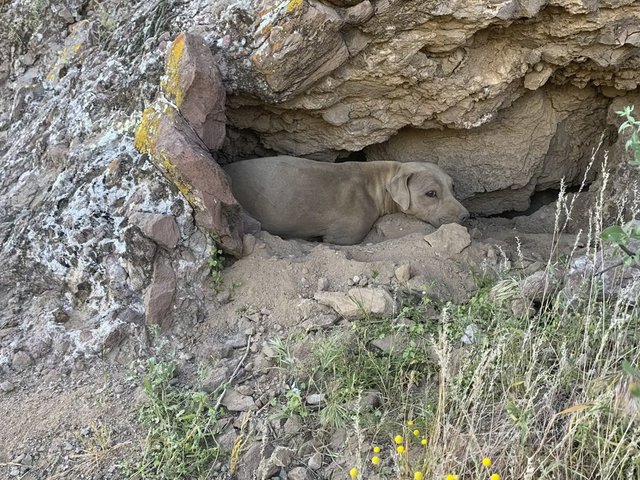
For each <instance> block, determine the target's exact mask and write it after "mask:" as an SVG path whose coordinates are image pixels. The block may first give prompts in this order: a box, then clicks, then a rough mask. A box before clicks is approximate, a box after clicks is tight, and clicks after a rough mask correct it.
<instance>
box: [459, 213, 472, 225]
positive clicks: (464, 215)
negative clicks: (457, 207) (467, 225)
mask: <svg viewBox="0 0 640 480" xmlns="http://www.w3.org/2000/svg"><path fill="white" fill-rule="evenodd" d="M458 219H459V220H460V223H464V222H466V221H467V220H469V212H468V211H466V210H465V211H464V213H461V214H460V216H459V217H458Z"/></svg>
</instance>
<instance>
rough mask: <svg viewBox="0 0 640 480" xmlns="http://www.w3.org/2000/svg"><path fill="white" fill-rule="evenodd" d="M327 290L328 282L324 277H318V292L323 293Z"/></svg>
mask: <svg viewBox="0 0 640 480" xmlns="http://www.w3.org/2000/svg"><path fill="white" fill-rule="evenodd" d="M327 288H329V280H327V279H326V278H325V277H320V278H319V279H318V290H319V291H321V292H324V291H325V290H326V289H327Z"/></svg>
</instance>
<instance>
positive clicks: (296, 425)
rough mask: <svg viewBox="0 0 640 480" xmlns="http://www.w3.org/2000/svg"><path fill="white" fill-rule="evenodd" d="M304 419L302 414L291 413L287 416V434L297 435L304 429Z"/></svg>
mask: <svg viewBox="0 0 640 480" xmlns="http://www.w3.org/2000/svg"><path fill="white" fill-rule="evenodd" d="M302 426H303V425H302V421H301V420H300V416H298V415H291V416H290V417H289V418H287V421H286V422H285V423H284V433H286V434H287V435H295V434H296V433H298V432H299V431H300V430H302Z"/></svg>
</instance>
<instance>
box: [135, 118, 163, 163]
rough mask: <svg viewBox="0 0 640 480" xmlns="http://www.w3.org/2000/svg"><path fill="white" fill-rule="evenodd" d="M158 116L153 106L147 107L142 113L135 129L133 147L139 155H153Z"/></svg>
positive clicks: (158, 122) (158, 121)
mask: <svg viewBox="0 0 640 480" xmlns="http://www.w3.org/2000/svg"><path fill="white" fill-rule="evenodd" d="M160 115H161V113H160V112H158V111H157V110H156V109H155V108H154V107H153V106H151V107H147V108H146V109H145V110H144V112H143V113H142V119H141V120H140V123H139V124H138V127H137V128H136V133H135V137H134V142H133V145H134V147H136V149H137V150H138V151H139V152H140V153H149V154H150V155H153V154H154V153H155V147H156V143H157V141H158V139H157V136H156V135H157V131H158V125H159V124H160Z"/></svg>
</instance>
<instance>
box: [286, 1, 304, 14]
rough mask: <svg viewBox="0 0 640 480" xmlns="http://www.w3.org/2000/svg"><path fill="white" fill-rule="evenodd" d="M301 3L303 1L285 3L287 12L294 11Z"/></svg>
mask: <svg viewBox="0 0 640 480" xmlns="http://www.w3.org/2000/svg"><path fill="white" fill-rule="evenodd" d="M302 1H303V0H289V3H287V12H292V11H294V10H295V9H296V8H298V7H299V6H300V5H302Z"/></svg>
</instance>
